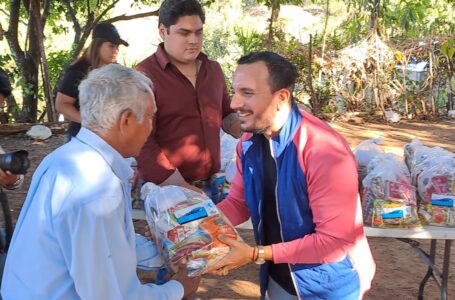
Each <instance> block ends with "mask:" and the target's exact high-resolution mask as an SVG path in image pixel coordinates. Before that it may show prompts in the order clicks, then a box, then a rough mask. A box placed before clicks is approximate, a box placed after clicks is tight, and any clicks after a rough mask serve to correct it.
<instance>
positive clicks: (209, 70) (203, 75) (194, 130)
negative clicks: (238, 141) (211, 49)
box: [136, 0, 240, 190]
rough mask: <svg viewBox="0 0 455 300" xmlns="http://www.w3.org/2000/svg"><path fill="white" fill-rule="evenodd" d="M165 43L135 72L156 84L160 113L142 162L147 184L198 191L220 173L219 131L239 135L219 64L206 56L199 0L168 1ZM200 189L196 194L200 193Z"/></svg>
mask: <svg viewBox="0 0 455 300" xmlns="http://www.w3.org/2000/svg"><path fill="white" fill-rule="evenodd" d="M159 12H160V13H159V22H158V23H159V28H158V29H159V34H160V36H161V38H162V39H163V43H161V44H160V45H159V46H158V49H157V50H156V52H155V53H154V54H153V55H151V56H150V57H148V58H146V59H145V60H144V61H142V62H140V63H139V64H138V66H137V67H136V69H137V70H138V71H140V72H143V73H144V74H146V75H147V76H148V77H149V78H150V79H152V81H153V83H154V92H155V98H156V105H157V108H158V112H157V115H156V119H155V125H154V128H153V131H152V133H151V134H150V137H149V138H148V140H147V142H146V143H145V145H144V147H143V148H142V151H141V153H140V155H139V156H138V157H137V161H138V170H139V175H140V177H141V179H142V180H144V181H149V182H154V183H156V184H163V185H166V184H174V185H181V186H184V187H187V188H192V189H194V188H193V187H192V186H191V185H197V186H199V187H204V185H205V184H208V183H209V181H208V179H209V178H210V177H211V176H212V175H213V174H215V173H217V172H219V170H220V160H221V158H220V128H221V127H222V125H223V129H224V130H225V131H226V132H228V133H230V134H232V135H234V136H240V127H239V123H238V121H237V116H236V115H235V113H233V111H232V110H231V109H230V107H229V105H230V99H229V94H228V90H227V87H226V82H225V78H224V74H223V72H222V70H221V67H220V65H219V64H218V63H217V62H215V61H211V60H209V59H208V58H207V56H206V55H205V54H203V53H202V52H201V47H202V39H203V26H204V22H205V15H204V12H203V10H202V7H201V5H200V4H199V2H198V1H197V0H165V1H164V2H163V3H162V4H161V7H160V10H159ZM196 190H197V189H196Z"/></svg>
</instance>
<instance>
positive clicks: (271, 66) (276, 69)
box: [237, 51, 297, 99]
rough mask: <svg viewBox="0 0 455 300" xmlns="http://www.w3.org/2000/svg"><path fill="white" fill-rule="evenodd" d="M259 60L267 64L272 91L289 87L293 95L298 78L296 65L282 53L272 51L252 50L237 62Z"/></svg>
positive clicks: (246, 62)
mask: <svg viewBox="0 0 455 300" xmlns="http://www.w3.org/2000/svg"><path fill="white" fill-rule="evenodd" d="M259 61H262V62H264V63H265V64H266V66H267V70H268V71H269V85H270V89H271V90H272V92H273V93H274V92H276V91H278V90H280V89H288V90H289V91H290V92H291V95H292V93H293V92H294V87H295V81H296V80H297V69H296V67H295V66H294V65H293V64H292V63H290V62H289V61H288V60H287V59H285V58H284V57H282V56H281V55H279V54H277V53H274V52H270V51H261V52H252V53H250V54H247V55H245V56H242V57H241V58H240V59H239V60H238V61H237V63H238V64H239V65H248V64H252V63H255V62H259ZM291 99H292V97H291Z"/></svg>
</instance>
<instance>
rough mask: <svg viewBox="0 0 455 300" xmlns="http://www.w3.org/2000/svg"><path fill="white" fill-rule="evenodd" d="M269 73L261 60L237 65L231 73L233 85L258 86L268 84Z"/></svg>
mask: <svg viewBox="0 0 455 300" xmlns="http://www.w3.org/2000/svg"><path fill="white" fill-rule="evenodd" d="M268 77H269V73H268V70H267V67H266V66H265V64H264V63H263V62H255V63H252V64H242V65H238V66H237V68H236V70H235V71H234V73H233V79H232V84H233V85H242V86H243V85H249V86H259V85H262V84H268Z"/></svg>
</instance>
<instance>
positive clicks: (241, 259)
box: [205, 235, 254, 276]
mask: <svg viewBox="0 0 455 300" xmlns="http://www.w3.org/2000/svg"><path fill="white" fill-rule="evenodd" d="M218 239H219V240H220V241H222V242H223V243H225V244H227V245H228V246H229V247H230V251H229V253H228V254H227V255H226V256H225V257H223V258H222V259H221V260H220V261H218V262H216V263H214V264H213V265H212V266H210V267H209V268H208V269H207V271H206V272H205V273H210V274H215V275H223V276H226V275H227V274H228V273H229V271H230V270H233V269H237V268H240V267H241V266H243V265H246V264H248V263H250V262H252V259H253V252H254V248H253V247H250V246H249V245H248V244H246V243H244V242H240V241H238V240H233V239H231V238H228V237H226V236H222V235H220V236H218Z"/></svg>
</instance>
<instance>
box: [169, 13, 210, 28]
mask: <svg viewBox="0 0 455 300" xmlns="http://www.w3.org/2000/svg"><path fill="white" fill-rule="evenodd" d="M170 27H171V28H173V29H175V30H179V29H183V30H202V29H203V27H204V23H202V20H201V18H200V17H199V16H198V15H192V16H181V17H179V18H178V19H177V22H175V24H174V25H171V26H170Z"/></svg>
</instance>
